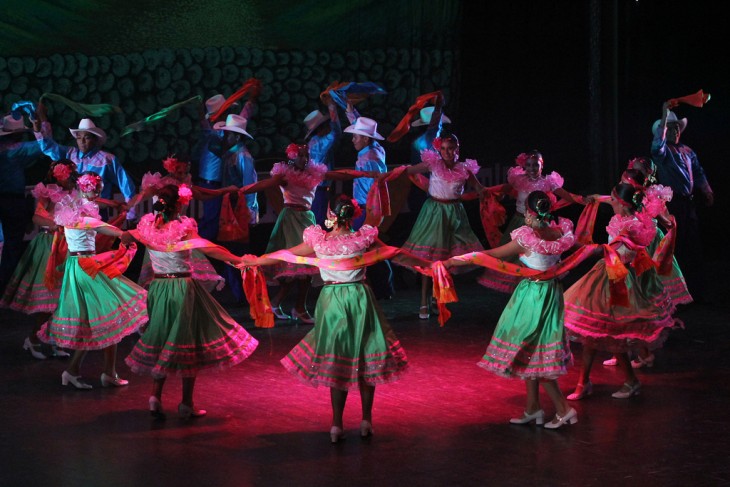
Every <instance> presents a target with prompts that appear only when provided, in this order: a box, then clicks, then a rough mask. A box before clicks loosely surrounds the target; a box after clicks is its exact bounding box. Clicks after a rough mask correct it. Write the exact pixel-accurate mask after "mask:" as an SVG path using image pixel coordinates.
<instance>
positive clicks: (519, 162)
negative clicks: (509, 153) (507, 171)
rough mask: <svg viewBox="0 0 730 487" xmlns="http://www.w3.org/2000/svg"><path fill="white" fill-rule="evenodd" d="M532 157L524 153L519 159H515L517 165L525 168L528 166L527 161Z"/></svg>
mask: <svg viewBox="0 0 730 487" xmlns="http://www.w3.org/2000/svg"><path fill="white" fill-rule="evenodd" d="M529 158H530V156H529V154H527V152H523V153H521V154H520V155H518V156H517V157H515V164H517V165H518V166H520V167H525V164H527V159H529Z"/></svg>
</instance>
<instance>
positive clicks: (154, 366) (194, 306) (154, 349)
mask: <svg viewBox="0 0 730 487" xmlns="http://www.w3.org/2000/svg"><path fill="white" fill-rule="evenodd" d="M147 309H148V312H149V316H150V323H149V325H148V326H147V329H146V330H145V332H144V334H143V335H142V337H141V338H140V339H139V341H138V342H137V344H136V345H135V346H134V348H133V349H132V352H131V353H130V354H129V356H128V357H127V358H126V359H125V362H126V363H127V365H129V368H130V369H132V371H134V372H136V373H138V374H143V375H150V376H152V377H157V378H161V377H167V376H168V375H179V376H182V377H194V376H195V375H196V374H197V373H198V372H199V371H200V370H202V369H208V368H214V367H215V368H218V369H223V368H227V367H232V366H234V365H236V364H239V363H241V362H243V361H244V360H245V359H246V358H248V356H249V355H251V354H252V353H253V351H254V350H255V349H256V347H257V346H258V341H257V340H256V339H255V338H253V337H252V336H251V335H249V334H248V332H246V330H245V329H244V328H243V327H242V326H241V325H239V324H238V323H236V321H235V320H234V319H233V318H232V317H231V316H230V315H229V314H228V313H227V312H226V310H225V309H223V307H222V306H221V305H220V304H218V302H217V301H216V300H215V299H214V298H213V297H212V296H211V295H210V293H209V292H208V291H207V290H206V289H205V288H204V286H203V284H202V283H200V282H199V281H198V280H197V279H194V278H190V277H178V278H165V279H159V278H158V279H154V280H153V281H152V283H151V284H150V289H149V295H148V297H147Z"/></svg>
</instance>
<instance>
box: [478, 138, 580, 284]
mask: <svg viewBox="0 0 730 487" xmlns="http://www.w3.org/2000/svg"><path fill="white" fill-rule="evenodd" d="M515 163H516V165H515V166H513V167H511V168H509V169H508V170H507V184H506V185H505V186H504V189H503V190H502V191H503V192H509V191H510V190H512V189H514V190H515V191H516V192H517V201H516V203H515V210H516V211H515V214H514V215H513V216H512V219H511V220H510V222H509V223H508V224H507V228H506V229H505V231H504V233H502V240H501V241H500V244H502V245H504V244H506V243H507V242H509V241H510V238H511V237H510V236H511V234H512V230H514V229H515V228H519V227H521V226H522V225H524V224H525V208H526V200H527V195H529V194H530V193H532V192H533V191H543V192H545V193H553V194H554V195H555V196H557V197H559V198H563V199H565V200H568V201H571V202H573V203H580V204H585V202H584V200H583V198H582V197H580V196H578V195H573V194H572V193H569V192H568V191H566V190H564V189H563V177H562V176H561V175H560V174H558V173H557V172H555V171H553V172H551V173H550V174H548V175H547V176H544V175H543V173H542V170H543V166H544V162H543V157H542V154H541V153H540V151H538V150H532V151H530V152H527V153H524V152H523V153H522V154H520V155H518V156H517V158H516V159H515ZM511 262H514V263H516V262H517V260H516V258H513V259H511ZM478 281H479V283H480V284H481V285H483V286H486V287H489V288H491V289H495V290H497V291H501V292H511V291H512V290H513V289H514V287H515V286H516V285H517V279H515V278H511V277H508V278H505V277H504V276H502V275H500V274H497V273H495V272H493V271H490V270H486V271H485V272H484V273H483V274H482V275H481V276H480V277H479V279H478Z"/></svg>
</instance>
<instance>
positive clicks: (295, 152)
mask: <svg viewBox="0 0 730 487" xmlns="http://www.w3.org/2000/svg"><path fill="white" fill-rule="evenodd" d="M307 150H308V148H307V146H306V145H298V144H294V143H291V144H289V145H288V146H286V158H287V159H289V160H290V161H293V160H294V159H296V158H297V157H299V153H300V152H301V151H307Z"/></svg>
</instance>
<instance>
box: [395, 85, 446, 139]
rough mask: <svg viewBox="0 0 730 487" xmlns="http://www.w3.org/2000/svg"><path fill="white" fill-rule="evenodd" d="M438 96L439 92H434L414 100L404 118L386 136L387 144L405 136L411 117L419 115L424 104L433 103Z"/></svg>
mask: <svg viewBox="0 0 730 487" xmlns="http://www.w3.org/2000/svg"><path fill="white" fill-rule="evenodd" d="M440 95H441V92H440V91H434V92H431V93H426V94H425V95H421V96H419V97H418V98H416V102H415V103H414V104H413V105H411V107H410V108H409V109H408V112H406V114H405V116H404V117H403V118H402V119H401V121H400V122H398V125H396V127H395V129H393V131H392V132H391V133H390V135H389V136H388V139H387V140H388V142H397V141H398V140H400V139H401V138H402V137H403V136H404V135H406V134H407V133H408V131H409V130H410V129H411V120H413V117H414V116H416V115H418V114H419V112H420V111H421V109H422V108H423V107H425V106H426V103H430V102H433V101H435V100H436V98H438V97H439V96H440Z"/></svg>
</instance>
